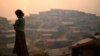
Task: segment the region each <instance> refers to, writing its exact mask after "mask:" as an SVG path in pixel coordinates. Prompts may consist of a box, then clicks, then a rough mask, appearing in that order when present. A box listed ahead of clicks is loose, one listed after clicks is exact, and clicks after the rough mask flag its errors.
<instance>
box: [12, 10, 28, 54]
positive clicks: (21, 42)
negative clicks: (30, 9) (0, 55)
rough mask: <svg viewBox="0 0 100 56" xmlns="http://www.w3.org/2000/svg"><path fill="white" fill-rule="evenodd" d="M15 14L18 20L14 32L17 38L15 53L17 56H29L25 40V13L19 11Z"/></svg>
mask: <svg viewBox="0 0 100 56" xmlns="http://www.w3.org/2000/svg"><path fill="white" fill-rule="evenodd" d="M15 14H16V16H17V18H18V20H16V22H15V24H14V30H15V31H16V38H15V46H14V50H13V53H15V54H17V56H29V54H28V50H27V45H26V40H25V33H24V26H25V20H24V18H23V16H24V13H23V12H22V11H21V10H20V9H18V10H16V11H15Z"/></svg>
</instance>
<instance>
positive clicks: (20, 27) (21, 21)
mask: <svg viewBox="0 0 100 56" xmlns="http://www.w3.org/2000/svg"><path fill="white" fill-rule="evenodd" d="M24 28H25V20H24V18H19V19H18V20H16V22H15V24H14V29H15V30H16V29H17V30H20V31H24Z"/></svg>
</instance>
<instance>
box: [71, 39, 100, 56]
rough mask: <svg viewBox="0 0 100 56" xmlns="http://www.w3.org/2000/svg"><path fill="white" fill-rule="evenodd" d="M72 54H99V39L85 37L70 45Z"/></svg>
mask: <svg viewBox="0 0 100 56" xmlns="http://www.w3.org/2000/svg"><path fill="white" fill-rule="evenodd" d="M72 56H100V41H99V39H96V38H85V39H83V40H80V41H78V42H76V43H74V44H73V45H72Z"/></svg>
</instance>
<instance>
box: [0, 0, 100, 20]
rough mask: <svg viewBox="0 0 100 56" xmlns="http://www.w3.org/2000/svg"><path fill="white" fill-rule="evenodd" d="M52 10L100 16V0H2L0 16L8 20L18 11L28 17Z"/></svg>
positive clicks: (0, 1)
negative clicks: (81, 12)
mask: <svg viewBox="0 0 100 56" xmlns="http://www.w3.org/2000/svg"><path fill="white" fill-rule="evenodd" d="M52 8H53V9H72V10H79V11H84V12H87V13H93V14H96V15H99V16H100V12H99V10H100V0H0V16H4V17H7V18H8V20H14V19H15V18H16V16H15V14H14V11H15V10H16V9H22V10H23V11H24V12H25V14H26V15H28V14H30V13H38V12H39V11H45V10H50V9H52Z"/></svg>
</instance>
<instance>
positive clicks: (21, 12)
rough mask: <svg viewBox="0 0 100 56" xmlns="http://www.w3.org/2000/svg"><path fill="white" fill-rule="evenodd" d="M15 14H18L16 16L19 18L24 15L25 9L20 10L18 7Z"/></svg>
mask: <svg viewBox="0 0 100 56" xmlns="http://www.w3.org/2000/svg"><path fill="white" fill-rule="evenodd" d="M15 14H16V16H17V17H18V18H22V17H23V16H24V13H23V11H22V10H20V9H17V10H16V11H15Z"/></svg>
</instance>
